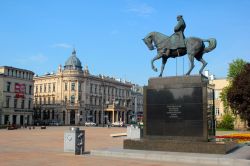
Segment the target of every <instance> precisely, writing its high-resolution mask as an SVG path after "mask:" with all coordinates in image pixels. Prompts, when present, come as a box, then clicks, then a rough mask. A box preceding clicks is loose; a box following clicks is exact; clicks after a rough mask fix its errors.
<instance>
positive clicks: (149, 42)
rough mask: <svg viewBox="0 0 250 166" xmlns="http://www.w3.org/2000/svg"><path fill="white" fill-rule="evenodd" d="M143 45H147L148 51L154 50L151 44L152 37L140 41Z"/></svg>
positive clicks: (148, 36)
mask: <svg viewBox="0 0 250 166" xmlns="http://www.w3.org/2000/svg"><path fill="white" fill-rule="evenodd" d="M142 40H143V41H144V43H145V44H146V45H147V47H148V49H149V50H154V45H153V43H152V36H151V35H147V36H146V37H145V38H144V39H142Z"/></svg>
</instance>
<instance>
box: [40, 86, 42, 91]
mask: <svg viewBox="0 0 250 166" xmlns="http://www.w3.org/2000/svg"><path fill="white" fill-rule="evenodd" d="M40 93H42V85H40Z"/></svg>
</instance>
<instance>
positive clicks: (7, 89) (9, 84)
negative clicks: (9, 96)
mask: <svg viewBox="0 0 250 166" xmlns="http://www.w3.org/2000/svg"><path fill="white" fill-rule="evenodd" d="M10 86H11V82H7V87H6V91H7V92H10Z"/></svg>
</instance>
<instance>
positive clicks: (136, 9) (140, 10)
mask: <svg viewBox="0 0 250 166" xmlns="http://www.w3.org/2000/svg"><path fill="white" fill-rule="evenodd" d="M127 11H128V12H132V13H135V14H137V15H139V16H149V15H151V14H152V13H154V12H155V9H154V8H153V7H152V6H149V5H148V4H146V3H141V4H139V3H138V4H130V5H129V7H128V8H127Z"/></svg>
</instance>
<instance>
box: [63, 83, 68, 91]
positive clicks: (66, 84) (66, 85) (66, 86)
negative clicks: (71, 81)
mask: <svg viewBox="0 0 250 166" xmlns="http://www.w3.org/2000/svg"><path fill="white" fill-rule="evenodd" d="M64 90H68V83H67V82H65V84H64Z"/></svg>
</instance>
